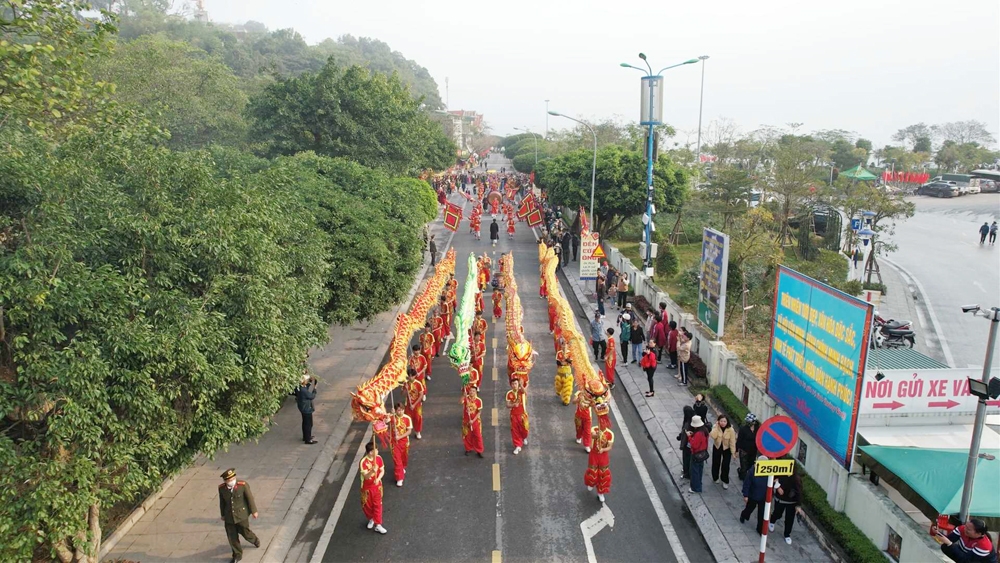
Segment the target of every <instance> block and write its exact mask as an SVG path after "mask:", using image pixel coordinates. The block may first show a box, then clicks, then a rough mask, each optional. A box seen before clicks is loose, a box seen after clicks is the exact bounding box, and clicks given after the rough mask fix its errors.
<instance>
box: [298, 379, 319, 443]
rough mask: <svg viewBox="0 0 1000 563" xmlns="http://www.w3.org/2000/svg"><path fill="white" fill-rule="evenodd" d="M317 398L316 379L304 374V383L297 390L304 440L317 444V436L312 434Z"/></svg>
mask: <svg viewBox="0 0 1000 563" xmlns="http://www.w3.org/2000/svg"><path fill="white" fill-rule="evenodd" d="M315 398H316V380H315V379H314V378H311V377H309V376H306V375H303V376H302V383H301V384H299V388H298V389H296V390H295V404H296V405H297V406H298V407H299V412H300V413H301V414H302V441H303V442H305V443H307V444H315V443H316V437H315V436H313V435H312V430H313V411H314V410H315V409H314V408H313V399H315Z"/></svg>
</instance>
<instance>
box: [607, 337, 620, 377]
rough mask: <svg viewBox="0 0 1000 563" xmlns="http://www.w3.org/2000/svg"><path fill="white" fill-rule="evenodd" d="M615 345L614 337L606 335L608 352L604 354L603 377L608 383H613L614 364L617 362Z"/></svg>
mask: <svg viewBox="0 0 1000 563" xmlns="http://www.w3.org/2000/svg"><path fill="white" fill-rule="evenodd" d="M617 348H618V347H617V346H616V343H615V337H614V336H609V337H608V352H607V355H605V356H604V379H606V380H607V382H608V384H609V385H614V384H615V364H616V363H617V362H618V353H617Z"/></svg>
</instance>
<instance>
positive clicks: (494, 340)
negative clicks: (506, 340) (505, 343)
mask: <svg viewBox="0 0 1000 563" xmlns="http://www.w3.org/2000/svg"><path fill="white" fill-rule="evenodd" d="M493 349H494V350H496V349H497V337H496V336H494V337H493Z"/></svg>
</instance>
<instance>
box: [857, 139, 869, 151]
mask: <svg viewBox="0 0 1000 563" xmlns="http://www.w3.org/2000/svg"><path fill="white" fill-rule="evenodd" d="M854 147H855V148H858V149H862V150H863V151H865V153H866V154H867V153H870V152H872V142H871V141H869V140H868V139H860V138H859V139H858V140H857V141H854Z"/></svg>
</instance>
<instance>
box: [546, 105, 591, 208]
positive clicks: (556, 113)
mask: <svg viewBox="0 0 1000 563" xmlns="http://www.w3.org/2000/svg"><path fill="white" fill-rule="evenodd" d="M549 115H554V116H556V117H565V118H566V119H568V120H570V121H575V122H577V123H579V124H580V125H583V126H584V127H586V128H587V129H590V134H591V135H593V136H594V164H593V167H592V168H591V170H590V220H591V221H592V222H593V224H594V226H597V220H596V219H594V185H595V184H597V132H596V131H594V128H593V127H591V126H590V125H589V124H588V123H586V122H584V121H580V120H579V119H576V118H575V117H570V116H568V115H563V114H561V113H559V112H557V111H550V112H549Z"/></svg>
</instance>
